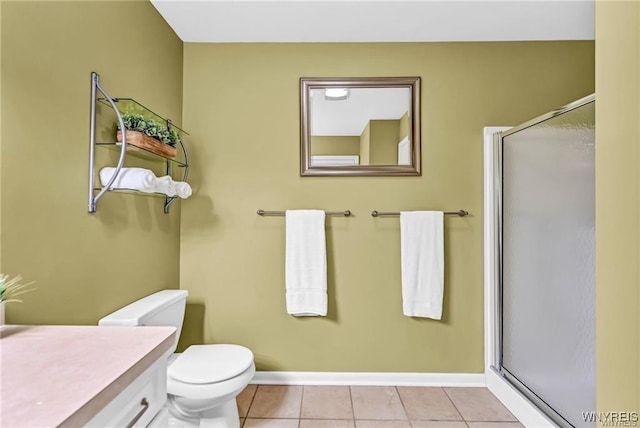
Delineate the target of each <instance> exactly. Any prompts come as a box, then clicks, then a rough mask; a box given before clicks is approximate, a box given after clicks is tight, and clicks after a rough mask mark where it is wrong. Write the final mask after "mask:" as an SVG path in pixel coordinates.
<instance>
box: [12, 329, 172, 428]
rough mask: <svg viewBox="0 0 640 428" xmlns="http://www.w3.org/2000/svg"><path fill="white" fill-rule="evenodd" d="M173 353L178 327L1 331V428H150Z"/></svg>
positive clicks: (163, 398) (161, 400)
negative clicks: (148, 427)
mask: <svg viewBox="0 0 640 428" xmlns="http://www.w3.org/2000/svg"><path fill="white" fill-rule="evenodd" d="M174 346H175V328H173V327H102V326H101V327H98V326H14V325H7V326H4V327H3V328H2V330H0V347H1V349H2V361H1V364H2V366H1V369H2V370H1V371H2V388H0V401H1V402H2V406H0V421H2V426H3V427H4V426H7V427H36V426H37V427H45V426H46V427H63V428H64V427H73V428H76V427H84V426H87V427H100V428H103V427H118V428H123V427H143V426H147V425H149V423H150V422H151V420H152V419H153V418H154V416H155V415H156V413H158V411H159V410H160V409H161V408H162V407H163V406H164V404H165V402H166V397H167V395H166V394H167V391H166V384H167V383H166V376H167V374H166V373H167V360H168V356H169V354H170V353H171V352H172V350H173V347H174Z"/></svg>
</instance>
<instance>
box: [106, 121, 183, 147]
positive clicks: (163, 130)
mask: <svg viewBox="0 0 640 428" xmlns="http://www.w3.org/2000/svg"><path fill="white" fill-rule="evenodd" d="M122 121H123V122H124V127H125V128H126V129H128V130H129V131H138V132H142V133H143V134H146V135H148V136H149V137H152V138H155V139H156V140H159V141H162V142H163V143H165V144H168V145H170V146H175V145H176V144H177V143H178V141H179V140H180V135H179V134H178V132H177V131H176V130H175V129H168V128H167V126H166V125H162V124H159V123H158V122H156V121H155V120H153V119H149V118H147V117H144V116H143V115H141V114H133V113H124V114H123V115H122ZM116 125H117V126H118V129H120V124H119V123H117V124H116Z"/></svg>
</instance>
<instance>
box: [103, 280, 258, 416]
mask: <svg viewBox="0 0 640 428" xmlns="http://www.w3.org/2000/svg"><path fill="white" fill-rule="evenodd" d="M186 299H187V291H186V290H162V291H159V292H157V293H154V294H152V295H150V296H147V297H144V298H142V299H140V300H137V301H135V302H133V303H131V304H129V305H127V306H125V307H123V308H121V309H119V310H117V311H116V312H113V313H112V314H110V315H107V316H106V317H104V318H102V319H101V320H100V321H99V322H98V325H100V326H117V325H121V326H144V325H146V326H174V327H176V340H175V343H174V345H173V348H172V351H171V352H173V351H175V349H176V347H177V343H178V339H179V337H180V330H181V329H182V321H183V318H184V311H185V307H186ZM255 371H256V369H255V365H254V362H253V353H252V352H251V351H250V350H249V349H247V348H245V347H243V346H239V345H228V344H216V345H191V346H190V347H188V348H187V349H186V350H185V351H184V352H183V353H182V354H170V356H169V358H168V362H167V404H166V409H167V410H168V412H167V411H164V412H161V414H159V415H158V417H156V418H155V419H154V422H152V424H151V426H176V427H178V426H182V427H198V426H199V427H203V428H204V427H210V428H214V427H215V428H238V427H239V426H240V422H239V421H240V420H239V416H238V408H237V405H236V397H237V396H238V394H239V393H240V392H242V390H243V389H244V388H245V387H246V386H247V385H248V384H249V382H250V381H251V379H252V378H253V376H254V374H255ZM172 418H175V419H177V420H172Z"/></svg>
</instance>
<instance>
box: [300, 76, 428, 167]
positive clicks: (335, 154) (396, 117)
mask: <svg viewBox="0 0 640 428" xmlns="http://www.w3.org/2000/svg"><path fill="white" fill-rule="evenodd" d="M300 116H301V123H300V128H301V138H300V175H302V176H318V175H331V176H349V175H356V176H363V175H364V176H376V175H380V176H393V175H401V176H406V175H420V78H419V77H373V78H361V79H360V78H344V79H343V78H327V79H322V78H301V79H300Z"/></svg>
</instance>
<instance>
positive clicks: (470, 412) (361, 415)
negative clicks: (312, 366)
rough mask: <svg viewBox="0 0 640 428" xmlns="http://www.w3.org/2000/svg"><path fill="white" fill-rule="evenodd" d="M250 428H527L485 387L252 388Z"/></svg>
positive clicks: (247, 400)
mask: <svg viewBox="0 0 640 428" xmlns="http://www.w3.org/2000/svg"><path fill="white" fill-rule="evenodd" d="M237 401H238V411H239V413H240V421H241V426H243V427H245V428H254V427H260V428H330V427H333V428H347V427H349V428H387V427H388V428H522V425H521V424H520V423H519V422H518V420H517V419H516V418H515V417H514V416H513V415H512V414H511V413H510V412H509V411H508V410H507V409H506V408H505V407H504V406H503V405H502V404H501V403H500V402H499V401H498V399H497V398H496V397H494V396H493V395H492V394H491V393H490V392H489V390H488V389H486V388H432V387H428V388H427V387H404V386H398V387H394V386H281V385H259V386H257V385H249V386H248V387H247V388H246V389H245V390H244V391H243V392H242V393H241V394H240V395H239V396H238V399H237Z"/></svg>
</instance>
